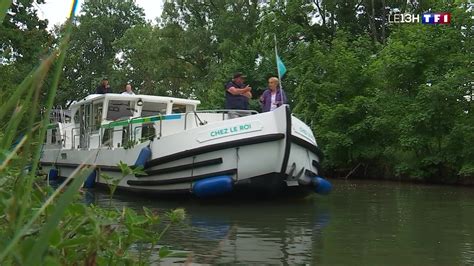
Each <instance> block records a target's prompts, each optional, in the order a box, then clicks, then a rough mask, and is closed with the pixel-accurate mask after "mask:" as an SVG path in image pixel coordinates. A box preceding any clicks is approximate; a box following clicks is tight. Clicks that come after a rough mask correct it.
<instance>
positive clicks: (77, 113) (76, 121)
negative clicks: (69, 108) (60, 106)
mask: <svg viewBox="0 0 474 266" xmlns="http://www.w3.org/2000/svg"><path fill="white" fill-rule="evenodd" d="M79 113H80V112H79V109H78V110H76V113H74V123H75V124H79V121H81V118H80V115H79Z"/></svg>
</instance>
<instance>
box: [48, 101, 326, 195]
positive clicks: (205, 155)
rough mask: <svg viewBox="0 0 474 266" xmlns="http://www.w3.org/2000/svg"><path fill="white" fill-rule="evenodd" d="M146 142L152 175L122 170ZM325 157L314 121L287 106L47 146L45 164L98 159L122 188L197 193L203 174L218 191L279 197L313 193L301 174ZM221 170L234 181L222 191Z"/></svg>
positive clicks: (99, 167)
mask: <svg viewBox="0 0 474 266" xmlns="http://www.w3.org/2000/svg"><path fill="white" fill-rule="evenodd" d="M143 149H149V150H150V151H151V153H150V157H149V158H148V160H146V162H145V163H144V165H143V168H144V169H143V170H144V172H145V173H146V175H127V176H123V175H122V173H121V171H120V168H119V167H118V166H117V164H118V163H119V162H124V163H126V164H128V165H130V166H134V165H137V164H139V163H138V161H137V158H138V157H139V154H140V152H141V151H142V150H143ZM320 160H321V153H320V152H319V148H318V146H317V144H316V141H315V139H314V136H313V135H312V132H311V130H310V129H309V127H308V126H306V125H305V124H304V123H303V122H301V121H300V120H298V119H297V118H296V117H294V116H292V115H291V114H290V111H289V108H288V107H287V106H283V107H280V108H278V109H276V110H275V111H273V112H268V113H263V114H257V115H252V116H245V117H240V118H236V119H231V120H225V121H221V122H216V123H209V124H207V125H203V126H200V127H196V128H192V129H189V130H184V131H182V132H179V133H177V134H173V135H169V136H164V137H161V138H159V139H158V138H155V139H152V140H150V141H147V142H144V143H141V144H138V145H136V146H135V147H133V148H130V149H124V148H116V149H107V148H99V149H90V150H61V149H56V150H55V149H48V150H44V156H43V158H42V160H41V165H42V167H43V168H44V169H45V170H49V169H52V168H55V169H58V170H59V176H63V177H68V176H69V175H71V173H72V171H73V170H74V169H75V168H76V167H77V166H78V165H80V164H81V163H83V164H89V165H93V166H94V167H95V169H96V171H97V172H98V174H97V175H96V176H97V178H96V180H95V183H96V184H97V185H98V186H102V187H107V186H108V184H110V183H111V181H110V180H111V179H116V180H117V182H118V186H117V187H118V189H119V190H121V191H130V192H137V193H140V194H146V195H152V196H186V195H187V196H193V195H195V196H198V194H199V193H197V191H195V187H196V185H197V184H198V183H199V182H201V183H203V186H207V185H208V184H207V183H209V184H210V185H208V186H210V187H209V188H208V189H209V190H210V191H212V190H213V189H215V190H216V191H215V192H216V193H215V195H213V196H229V197H231V196H243V197H255V196H257V197H261V196H264V197H267V196H270V197H273V196H306V195H307V194H308V193H311V191H313V190H314V186H315V184H314V183H311V182H309V183H308V182H303V181H302V180H304V178H306V179H307V180H313V178H314V177H315V176H317V175H319V174H320V166H319V165H320ZM215 177H222V178H223V180H224V179H228V180H230V181H229V182H230V183H231V187H232V189H231V190H230V191H228V189H223V190H225V193H219V190H220V189H221V187H219V185H215V186H216V187H215V188H214V187H212V186H213V185H212V184H211V183H210V182H207V183H206V180H209V179H210V178H215ZM218 181H220V180H218ZM217 183H218V182H217ZM217 183H216V184H217ZM211 194H213V193H211Z"/></svg>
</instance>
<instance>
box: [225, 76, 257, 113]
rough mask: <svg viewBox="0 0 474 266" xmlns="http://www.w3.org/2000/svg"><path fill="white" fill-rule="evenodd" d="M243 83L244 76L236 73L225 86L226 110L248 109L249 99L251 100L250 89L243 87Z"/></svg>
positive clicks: (246, 86)
mask: <svg viewBox="0 0 474 266" xmlns="http://www.w3.org/2000/svg"><path fill="white" fill-rule="evenodd" d="M244 82H245V76H244V74H242V73H241V72H237V73H235V74H234V78H233V79H232V80H231V81H229V82H228V83H227V84H226V85H225V108H226V109H234V110H248V109H249V99H250V98H252V92H251V91H252V88H251V87H250V86H249V85H245V84H244Z"/></svg>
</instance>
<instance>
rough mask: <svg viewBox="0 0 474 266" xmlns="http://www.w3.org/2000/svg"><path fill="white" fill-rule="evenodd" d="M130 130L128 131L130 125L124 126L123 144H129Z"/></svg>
mask: <svg viewBox="0 0 474 266" xmlns="http://www.w3.org/2000/svg"><path fill="white" fill-rule="evenodd" d="M129 133H130V132H129V131H128V127H123V128H122V146H124V145H128V143H129V140H130V134H129Z"/></svg>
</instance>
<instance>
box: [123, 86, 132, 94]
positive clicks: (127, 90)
mask: <svg viewBox="0 0 474 266" xmlns="http://www.w3.org/2000/svg"><path fill="white" fill-rule="evenodd" d="M122 94H125V95H135V93H134V92H133V91H132V85H130V84H127V85H125V91H124V92H122Z"/></svg>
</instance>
